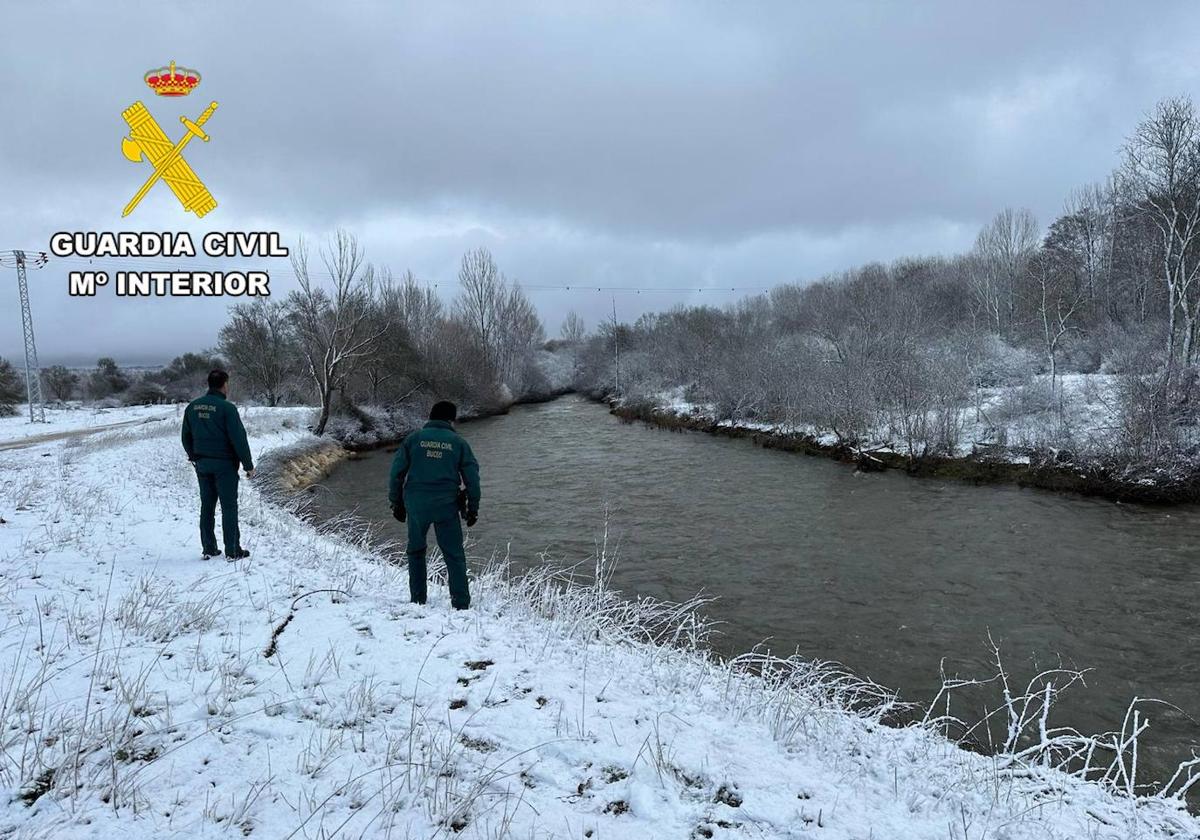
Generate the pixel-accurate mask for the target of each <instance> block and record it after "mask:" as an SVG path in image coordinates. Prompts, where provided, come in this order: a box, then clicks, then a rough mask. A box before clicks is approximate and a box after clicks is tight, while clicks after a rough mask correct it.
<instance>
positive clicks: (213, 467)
mask: <svg viewBox="0 0 1200 840" xmlns="http://www.w3.org/2000/svg"><path fill="white" fill-rule="evenodd" d="M228 395H229V374H228V373H226V372H225V371H223V370H214V371H212V372H211V373H210V374H209V375H208V393H207V394H205V395H204V396H203V397H200V399H198V400H192V402H190V403H188V407H187V409H186V410H185V411H184V412H183V434H182V438H183V449H184V451H185V452H187V457H188V460H189V461H191V462H192V465H193V466H194V467H195V468H196V478H197V479H198V480H199V481H200V546H201V550H202V551H203V552H204V559H205V560H207V559H208V558H209V557H216V556H218V555H220V553H221V550H220V549H219V548H217V535H216V533H215V532H214V530H213V529H214V526H215V524H216V513H217V502H218V501H219V502H220V503H221V537H222V538H223V539H224V542H225V558H226V559H227V560H238V559H240V558H243V557H249V556H250V552H249V551H246V549H244V548H242V540H241V534H240V533H239V531H238V464H239V463H240V464H241V465H242V467H244V468H245V470H246V478H254V459H253V458H251V457H250V445H249V444H248V443H247V442H246V427H245V426H243V425H242V418H241V417H240V416H238V410H237V406H235V405H234V404H233V403H231V402H230V401H229V400H228V399H227V397H228Z"/></svg>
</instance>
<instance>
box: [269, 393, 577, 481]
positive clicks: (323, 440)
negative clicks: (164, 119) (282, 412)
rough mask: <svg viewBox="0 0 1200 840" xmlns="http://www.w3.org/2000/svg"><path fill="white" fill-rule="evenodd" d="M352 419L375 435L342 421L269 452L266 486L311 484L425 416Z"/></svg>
mask: <svg viewBox="0 0 1200 840" xmlns="http://www.w3.org/2000/svg"><path fill="white" fill-rule="evenodd" d="M572 393H575V392H574V391H573V390H572V389H570V388H565V389H564V388H560V389H554V390H551V391H547V392H539V393H537V394H531V395H529V396H526V397H521V398H520V399H516V400H513V401H512V402H509V403H504V404H501V405H496V406H489V407H486V408H478V407H470V408H467V409H466V410H464V411H463V413H462V414H460V415H459V418H458V422H460V423H469V422H471V421H472V420H483V419H486V418H488V417H499V416H502V415H505V414H508V412H509V411H511V410H512V409H513V408H514V407H515V406H519V405H536V404H538V403H546V402H551V401H552V400H556V399H558V398H559V397H564V396H566V395H568V394H572ZM349 419H350V420H352V421H357V422H358V423H359V427H360V428H359V431H369V432H371V434H370V436H369V437H358V436H356V435H355V434H354V433H353V432H352V431H351V432H349V433H347V432H346V431H345V427H343V429H342V430H337V429H335V430H334V431H333V432H331V433H330V434H328V435H323V436H321V437H316V436H313V437H310V438H306V439H302V440H300V441H298V442H296V443H294V444H292V445H290V446H285V447H281V448H279V449H276V450H273V451H271V452H269V453H267V455H266V457H265V459H264V460H263V462H262V464H261V467H262V472H263V474H264V482H265V483H266V484H267V485H268V487H267V489H269V490H272V491H276V492H282V493H285V494H293V493H299V492H302V491H305V490H311V489H312V488H313V487H314V486H315V485H316V484H317V483H319V482H321V481H323V480H324V479H326V478H328V477H329V475H330V474H331V473H332V472H333V470H334V469H335V468H336V467H337V465H338V464H340V463H341V462H342V461H352V460H354V459H355V458H357V457H359V456H361V455H362V454H363V453H366V452H373V451H377V450H380V449H388V448H389V447H394V446H396V445H397V444H399V443H400V442H401V441H402V440H404V438H405V437H407V436H408V435H409V434H410V433H412V432H413V431H415V430H416V429H418V428H420V427H421V425H422V424H423V423H424V422H425V421H424V419H423V418H422V417H420V416H419V415H418V414H417V412H415V411H400V412H393V413H391V414H389V415H388V417H387V422H386V423H384V422H383V420H382V418H381V417H379V416H375V415H373V414H372V413H371V412H370V411H369V410H364V409H358V410H357V411H356V412H355V415H354V416H353V417H352V418H349ZM380 424H382V425H383V426H384V428H383V429H380V428H379V425H380ZM368 426H369V428H367V427H368Z"/></svg>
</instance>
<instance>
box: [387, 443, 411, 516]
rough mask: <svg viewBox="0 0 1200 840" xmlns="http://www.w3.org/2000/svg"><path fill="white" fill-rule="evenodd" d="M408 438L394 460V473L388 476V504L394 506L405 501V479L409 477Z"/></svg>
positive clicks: (397, 451) (401, 445)
mask: <svg viewBox="0 0 1200 840" xmlns="http://www.w3.org/2000/svg"><path fill="white" fill-rule="evenodd" d="M407 444H408V438H405V439H404V442H403V443H401V444H400V448H399V449H397V450H396V457H395V458H393V459H392V471H391V474H390V475H389V476H388V502H390V503H391V504H392V505H393V506H394V505H398V504H400V502H401V501H402V500H403V499H404V479H405V477H406V476H407V475H408V445H407Z"/></svg>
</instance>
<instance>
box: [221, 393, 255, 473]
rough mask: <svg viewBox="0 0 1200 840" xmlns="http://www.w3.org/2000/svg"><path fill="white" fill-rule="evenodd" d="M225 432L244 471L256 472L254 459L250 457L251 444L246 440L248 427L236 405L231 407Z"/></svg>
mask: <svg viewBox="0 0 1200 840" xmlns="http://www.w3.org/2000/svg"><path fill="white" fill-rule="evenodd" d="M225 431H226V434H228V435H229V442H230V443H232V444H233V451H234V452H235V453H236V454H237V456H238V460H239V461H241V462H242V469H244V470H245V471H246V472H248V473H249V472H254V458H252V457H251V456H250V443H249V442H248V441H247V440H246V427H245V426H243V425H242V417H241V415H240V414H238V410H237V406H236V405H230V406H229V424H228V426H227V428H226V430H225Z"/></svg>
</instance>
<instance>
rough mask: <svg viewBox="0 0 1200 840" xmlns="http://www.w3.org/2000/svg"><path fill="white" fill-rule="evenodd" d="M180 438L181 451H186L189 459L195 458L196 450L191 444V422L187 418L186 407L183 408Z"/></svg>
mask: <svg viewBox="0 0 1200 840" xmlns="http://www.w3.org/2000/svg"><path fill="white" fill-rule="evenodd" d="M180 439H181V440H182V441H183V451H184V452H186V453H187V456H188V460H189V461H195V460H196V450H195V448H194V447H193V446H192V423H191V421H190V420H188V413H187V409H186V408H185V409H184V410H183V431H182V432H180Z"/></svg>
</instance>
